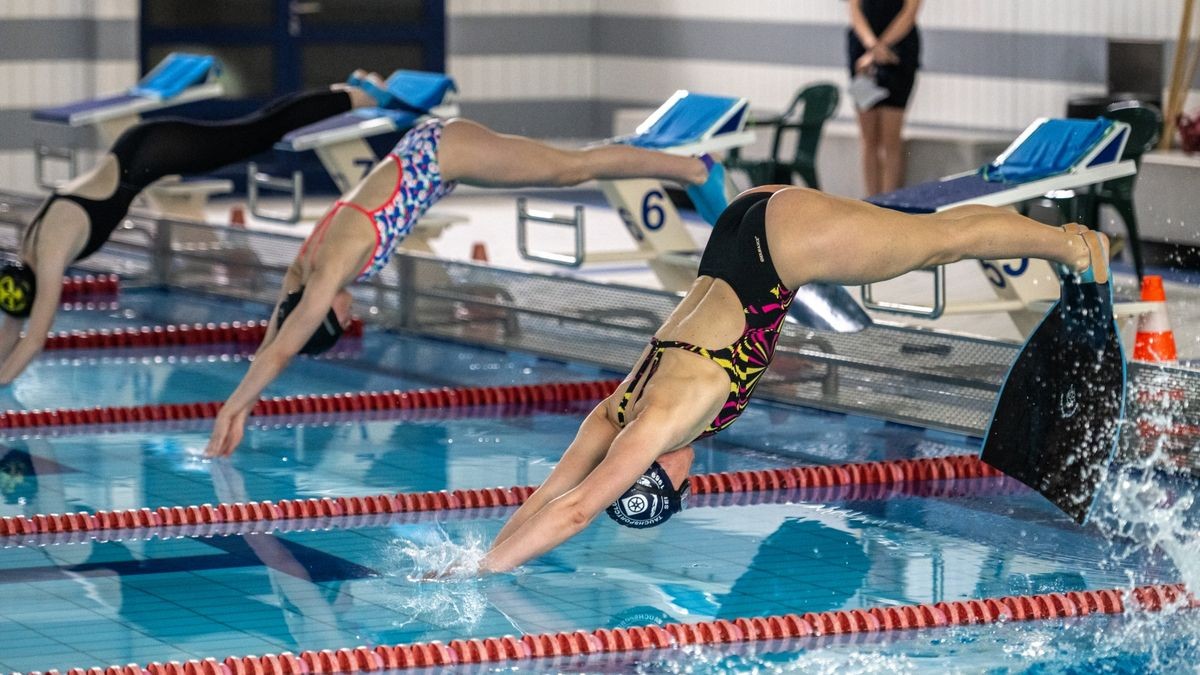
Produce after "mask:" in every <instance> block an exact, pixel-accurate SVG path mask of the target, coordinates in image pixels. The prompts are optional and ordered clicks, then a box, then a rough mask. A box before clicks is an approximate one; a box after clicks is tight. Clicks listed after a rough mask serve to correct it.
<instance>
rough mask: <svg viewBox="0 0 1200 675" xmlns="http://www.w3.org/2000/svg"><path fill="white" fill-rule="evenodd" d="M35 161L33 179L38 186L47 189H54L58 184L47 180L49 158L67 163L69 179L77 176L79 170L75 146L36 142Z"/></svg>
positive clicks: (34, 148)
mask: <svg viewBox="0 0 1200 675" xmlns="http://www.w3.org/2000/svg"><path fill="white" fill-rule="evenodd" d="M33 150H34V159H35V161H34V163H33V179H34V181H35V182H36V183H37V185H38V187H42V188H45V189H47V190H53V189H55V188H56V187H58V186H57V185H55V184H54V183H51V182H49V181H47V180H46V163H47V161H49V160H52V159H55V160H58V161H61V162H66V164H67V180H70V179H72V178H74V177H75V174H76V173H77V171H78V166H79V165H78V161H77V158H76V155H75V150H74V148H55V147H51V146H49V145H46V144H45V143H35V144H34V146H33Z"/></svg>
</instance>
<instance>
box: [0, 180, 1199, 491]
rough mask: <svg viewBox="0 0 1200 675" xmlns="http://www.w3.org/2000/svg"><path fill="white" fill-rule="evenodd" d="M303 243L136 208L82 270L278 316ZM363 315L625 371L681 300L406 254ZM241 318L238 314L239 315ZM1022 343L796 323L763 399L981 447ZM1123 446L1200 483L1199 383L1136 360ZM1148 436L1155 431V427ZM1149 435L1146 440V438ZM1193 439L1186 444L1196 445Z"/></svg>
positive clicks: (2, 218) (29, 203) (1182, 372)
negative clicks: (274, 308) (969, 440)
mask: <svg viewBox="0 0 1200 675" xmlns="http://www.w3.org/2000/svg"><path fill="white" fill-rule="evenodd" d="M36 206H37V200H36V199H33V198H29V197H21V196H17V195H6V194H2V193H0V248H6V249H9V250H12V249H13V248H14V247H15V246H16V242H17V234H18V228H19V226H21V225H23V223H24V222H25V221H26V220H27V219H28V218H29V217H30V216H31V215H32V213H33V211H34V209H35V208H36ZM300 243H301V241H300V240H299V239H297V238H295V237H290V236H285V235H275V234H269V233H263V232H247V231H244V230H236V229H232V228H228V227H221V226H211V225H206V224H202V223H191V222H184V221H172V220H166V219H162V218H155V217H153V216H151V215H149V214H146V213H144V212H139V211H136V210H135V211H134V212H133V213H132V214H131V216H130V217H129V218H128V219H127V221H126V223H125V225H124V226H123V227H122V228H120V229H118V230H117V232H116V233H115V234H114V236H113V239H112V241H111V242H110V243H109V244H108V245H107V246H106V247H105V248H104V250H103V251H101V252H100V253H98V254H96V255H94V256H92V257H90V258H88V259H87V260H86V261H84V263H83V264H82V265H81V267H83V268H85V269H88V270H93V271H96V272H115V273H118V274H120V275H121V276H122V277H123V279H124V281H123V284H124V285H125V286H126V287H130V286H133V285H137V284H138V283H142V284H146V285H156V286H165V287H177V288H186V289H189V290H193V291H195V290H200V291H204V292H207V293H212V294H217V295H221V296H226V297H233V298H238V299H241V300H252V301H259V302H263V303H267V304H269V303H272V302H274V300H275V299H276V294H277V292H278V288H279V284H280V283H281V281H282V277H283V274H284V273H285V271H286V270H287V267H288V265H289V264H290V263H291V261H292V260H293V258H294V257H295V255H296V253H297V251H298V249H299V246H300ZM350 291H351V293H352V294H353V295H354V297H355V301H356V306H357V309H356V312H357V313H358V314H359V315H360V316H362V317H363V319H364V320H365V321H367V322H368V323H373V324H375V325H378V326H380V327H382V328H384V329H395V330H402V331H405V332H407V333H413V334H417V335H422V336H427V337H431V338H434V339H443V340H453V341H458V342H464V343H471V344H476V345H482V346H487V347H493V348H500V349H513V350H520V351H524V352H530V353H534V354H539V355H544V356H548V357H553V358H560V359H568V360H572V361H580V362H585V363H591V364H595V365H599V366H603V367H607V368H611V369H613V370H614V371H617V372H625V371H626V370H627V369H628V368H629V367H630V366H631V365H632V364H633V362H634V361H635V360H636V359H637V357H638V355H639V354H640V352H641V350H642V349H643V347H644V346H645V344H646V341H647V340H648V339H649V337H650V335H651V334H652V333H653V331H654V330H655V328H656V327H657V326H658V325H659V324H661V322H662V321H663V320H665V318H666V317H667V315H668V314H669V313H670V312H671V311H672V310H673V309H674V307H675V305H676V303H677V302H678V300H679V296H678V295H677V294H674V293H668V292H665V291H658V290H651V289H646V288H636V287H631V286H621V285H614V284H601V283H596V282H592V281H587V280H583V279H578V278H572V277H564V276H556V275H547V274H536V273H529V272H519V271H514V270H506V269H499V268H495V267H490V266H487V265H480V264H474V263H469V262H455V261H446V260H440V259H436V258H432V257H426V256H422V255H417V254H409V253H403V252H398V253H397V254H396V255H395V257H394V258H393V262H392V264H391V265H390V266H389V267H388V268H387V269H386V270H384V271H383V273H381V274H379V275H378V276H376V277H375V278H373V279H372V280H371V281H369V282H366V283H357V284H354V285H353V286H352V287H351V288H350ZM238 318H242V317H238ZM1017 351H1018V346H1017V345H1015V344H1012V343H1008V342H1000V341H996V340H988V339H982V338H976V337H967V336H962V335H956V334H950V333H945V332H939V331H935V330H929V329H920V328H910V327H902V326H893V325H882V324H876V325H874V326H871V327H870V328H867V329H866V330H863V331H861V332H859V333H832V332H822V331H813V330H809V329H806V328H802V327H800V326H798V325H795V324H791V323H787V324H785V327H784V329H783V335H782V337H781V339H780V341H779V346H778V350H777V357H776V363H775V365H774V366H773V368H772V369H771V371H770V372H769V373H768V374H767V375H766V376H765V378H764V380H763V382H762V383H761V385H760V387H759V392H760V394H761V395H762V396H763V397H765V398H767V399H770V400H774V401H779V402H784V403H791V404H798V405H805V406H811V407H814V408H819V409H823V410H831V411H838V412H847V413H855V414H862V415H868V416H871V417H876V418H881V419H885V420H891V421H895V422H902V423H907V424H915V425H920V426H923V427H928V428H933V429H941V430H947V431H954V432H959V433H965V434H969V435H974V436H981V435H982V434H983V432H984V431H985V429H986V425H987V423H988V421H989V420H990V418H991V413H992V408H993V405H994V402H995V397H996V393H997V392H998V390H999V388H1000V385H1001V383H1002V382H1003V380H1004V377H1005V375H1006V373H1007V372H1008V368H1009V366H1010V364H1011V363H1012V361H1013V359H1014V358H1015V356H1016V354H1017ZM1129 387H1130V392H1129V393H1130V396H1129V404H1128V407H1127V419H1128V420H1129V423H1128V424H1127V425H1126V429H1127V431H1128V433H1127V434H1126V439H1125V443H1124V447H1125V449H1126V451H1127V452H1140V451H1143V450H1145V449H1146V448H1148V447H1150V446H1152V445H1153V444H1154V443H1156V442H1157V441H1158V439H1157V438H1156V437H1155V436H1154V434H1153V433H1150V434H1148V435H1147V430H1153V429H1155V428H1158V427H1161V426H1162V424H1163V422H1162V420H1164V419H1168V418H1169V419H1170V424H1169V426H1170V427H1171V428H1172V430H1173V431H1174V432H1175V433H1171V434H1168V436H1169V437H1170V438H1169V439H1168V440H1169V445H1171V446H1173V447H1172V448H1171V449H1172V450H1173V451H1174V452H1176V456H1177V457H1178V458H1180V459H1179V461H1180V462H1181V463H1186V464H1188V465H1190V466H1192V467H1193V468H1194V469H1197V470H1200V458H1198V457H1197V454H1198V453H1197V452H1195V451H1194V446H1195V445H1196V439H1197V438H1200V409H1198V408H1200V406H1189V405H1188V403H1189V402H1190V401H1200V371H1196V370H1190V369H1186V368H1180V367H1172V366H1154V365H1148V364H1140V363H1132V364H1130V371H1129ZM1155 425H1158V427H1156V426H1155ZM1139 432H1140V434H1139ZM1189 434H1192V435H1189Z"/></svg>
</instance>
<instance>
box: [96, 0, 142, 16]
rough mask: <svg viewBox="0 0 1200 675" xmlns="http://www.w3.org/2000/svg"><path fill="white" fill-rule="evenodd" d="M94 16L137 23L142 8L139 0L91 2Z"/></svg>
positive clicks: (100, 0) (101, 0) (98, 0)
mask: <svg viewBox="0 0 1200 675" xmlns="http://www.w3.org/2000/svg"><path fill="white" fill-rule="evenodd" d="M89 4H91V6H92V16H93V17H95V18H97V19H126V20H132V21H136V20H137V19H138V18H139V16H140V11H141V6H140V5H139V3H138V0H91V2H90V3H89Z"/></svg>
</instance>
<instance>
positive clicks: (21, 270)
mask: <svg viewBox="0 0 1200 675" xmlns="http://www.w3.org/2000/svg"><path fill="white" fill-rule="evenodd" d="M36 294H37V277H35V276H34V274H33V268H32V267H30V266H29V265H26V264H25V263H23V262H21V261H19V260H17V261H10V262H8V263H6V264H5V265H4V267H3V269H0V311H3V312H4V313H5V314H7V315H9V316H15V317H17V318H18V319H24V318H25V317H27V316H29V313H30V312H32V311H33V297H34V295H36Z"/></svg>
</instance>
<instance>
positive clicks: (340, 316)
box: [279, 286, 351, 355]
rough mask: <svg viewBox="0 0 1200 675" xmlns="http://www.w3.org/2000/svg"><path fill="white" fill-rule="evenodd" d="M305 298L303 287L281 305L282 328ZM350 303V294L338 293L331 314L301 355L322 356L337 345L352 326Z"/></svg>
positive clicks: (310, 339)
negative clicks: (321, 354)
mask: <svg viewBox="0 0 1200 675" xmlns="http://www.w3.org/2000/svg"><path fill="white" fill-rule="evenodd" d="M303 297H304V287H303V286H301V287H300V290H297V291H292V292H291V293H288V294H287V297H285V298H284V299H283V302H281V303H279V326H280V327H282V326H283V322H284V320H286V319H287V317H288V315H289V314H291V313H292V310H294V309H296V306H297V305H299V304H300V299H301V298H303ZM350 301H351V296H350V293H348V292H347V291H346V290H345V289H343V290H340V291H338V294H337V295H336V296H334V298H333V306H331V307H330V308H329V312H328V313H327V314H326V315H325V318H324V319H322V320H321V324H320V325H319V326H317V329H316V330H315V331H313V334H312V336H311V337H309V338H308V342H306V343H304V347H302V348H301V349H300V353H301V354H309V355H316V354H320V353H322V352H325V351H328V350H329V349H330V348H331V347H333V346H334V345H335V344H337V341H338V340H339V339H340V338H341V337H342V333H345V332H346V328H347V327H348V326H349V325H350Z"/></svg>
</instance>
